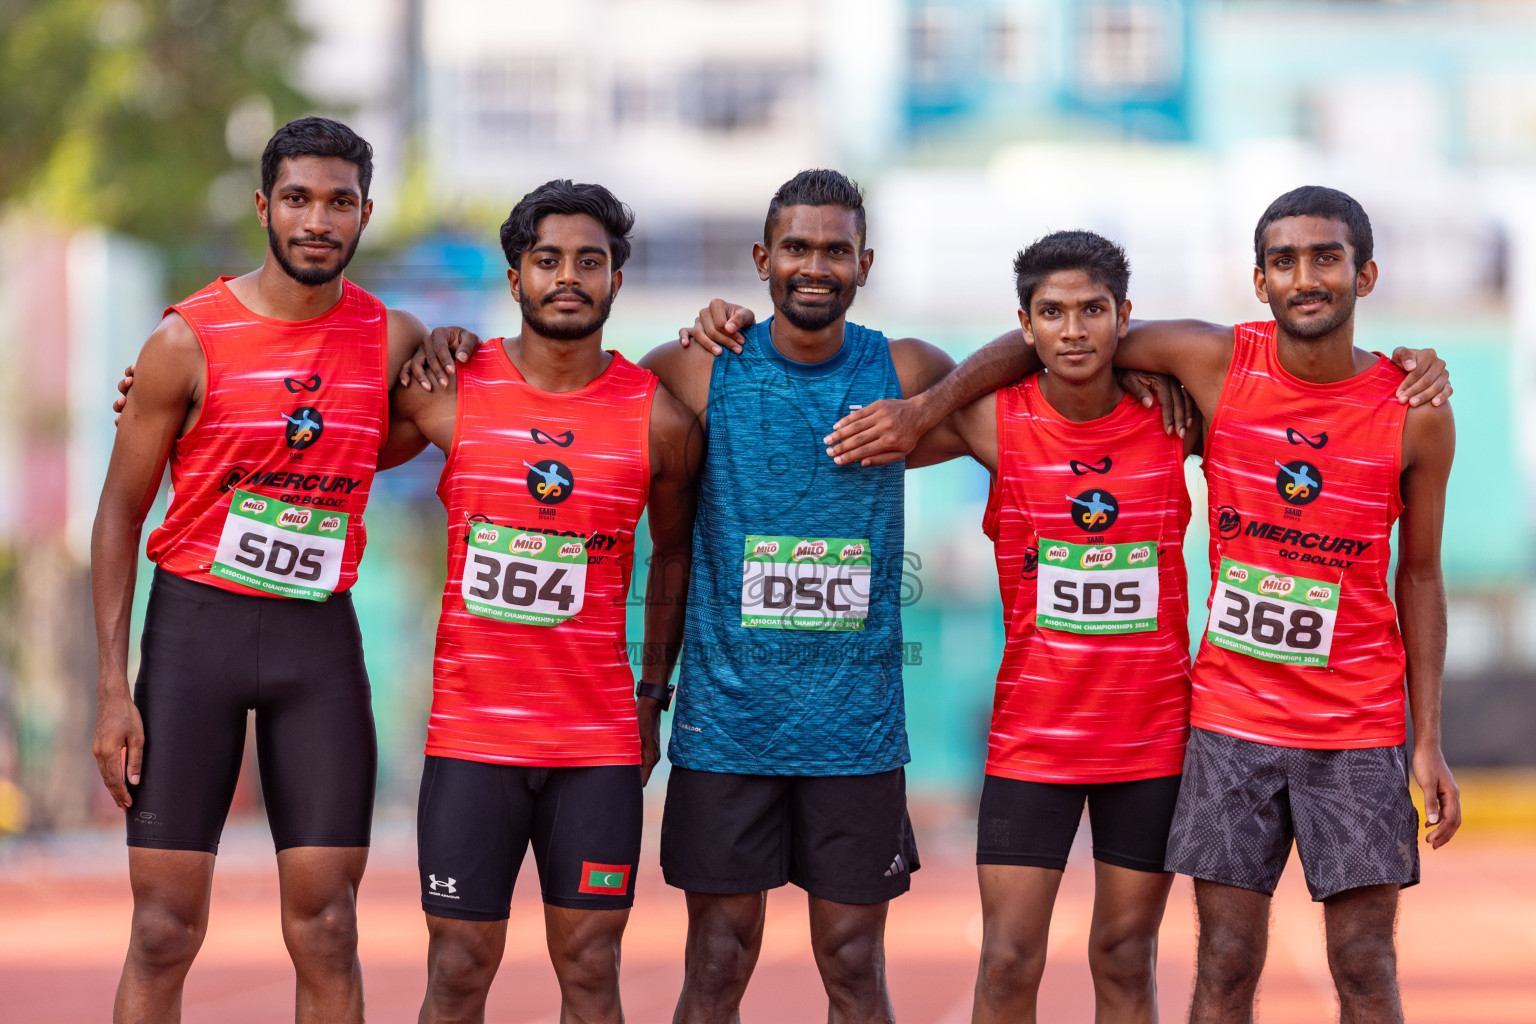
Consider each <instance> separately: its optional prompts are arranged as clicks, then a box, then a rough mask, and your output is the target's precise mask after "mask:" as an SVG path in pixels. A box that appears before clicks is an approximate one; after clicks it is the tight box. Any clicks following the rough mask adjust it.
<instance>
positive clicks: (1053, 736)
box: [983, 378, 1189, 783]
mask: <svg viewBox="0 0 1536 1024" xmlns="http://www.w3.org/2000/svg"><path fill="white" fill-rule="evenodd" d="M997 448H998V473H997V479H996V481H995V482H994V484H993V487H992V493H991V495H990V498H989V500H988V503H987V513H986V518H985V520H984V522H983V528H984V529H985V530H986V533H987V536H989V537H991V538H992V540H993V542H994V544H995V545H996V552H997V574H998V580H999V584H1000V586H1001V588H1002V595H1003V620H1004V623H1005V626H1006V629H1007V639H1006V641H1005V645H1004V648H1003V663H1002V667H1001V668H1000V669H999V670H998V673H997V698H996V701H995V703H994V705H993V711H992V735H991V738H990V740H989V743H988V751H987V774H988V775H1001V776H1004V777H1007V778H1013V779H1027V780H1030V781H1033V782H1063V783H1081V782H1117V781H1125V780H1131V779H1150V778H1157V777H1159V776H1165V775H1176V774H1178V773H1179V772H1180V771H1181V770H1182V768H1183V764H1184V742H1185V739H1186V738H1187V735H1188V733H1189V631H1188V628H1187V626H1186V622H1187V619H1188V615H1189V595H1188V591H1187V588H1186V585H1185V573H1184V557H1183V544H1184V528H1185V527H1186V526H1187V525H1189V495H1188V493H1187V492H1186V491H1185V488H1184V468H1183V467H1184V448H1183V441H1182V440H1181V439H1180V438H1178V437H1172V438H1170V437H1168V436H1167V435H1166V434H1164V433H1163V428H1162V416H1161V413H1159V412H1158V411H1157V410H1156V409H1144V408H1142V407H1141V406H1140V405H1139V404H1137V402H1136V401H1135V400H1133V399H1132V398H1130V397H1129V396H1127V397H1126V398H1124V399H1123V400H1122V401H1121V402H1120V404H1119V405H1117V406H1115V408H1114V411H1113V412H1111V413H1110V414H1109V415H1108V416H1105V417H1103V418H1102V419H1097V420H1092V421H1090V422H1087V423H1074V422H1072V421H1071V420H1068V419H1066V418H1065V417H1063V416H1062V415H1061V414H1060V413H1059V412H1057V411H1056V410H1055V409H1054V408H1053V407H1052V406H1051V404H1050V403H1049V402H1047V401H1046V400H1045V396H1044V395H1042V394H1041V393H1040V388H1039V378H1030V379H1028V380H1025V381H1023V382H1021V383H1019V384H1016V385H1014V386H1013V387H1010V388H1004V389H1003V390H1001V391H999V392H998V393H997Z"/></svg>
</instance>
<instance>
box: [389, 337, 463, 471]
mask: <svg viewBox="0 0 1536 1024" xmlns="http://www.w3.org/2000/svg"><path fill="white" fill-rule="evenodd" d="M477 340H478V339H477ZM426 347H427V325H426V324H424V323H422V322H421V321H420V320H418V319H416V317H414V316H412V315H411V314H410V313H407V312H406V311H405V310H403V309H391V310H390V311H389V358H388V363H389V365H388V366H387V367H386V369H385V374H384V386H385V387H386V388H388V389H389V436H388V437H387V438H386V439H385V442H384V447H383V448H381V449H379V461H378V468H379V469H391V468H393V467H395V466H398V465H400V464H401V463H402V462H409V461H410V460H411V459H413V458H415V457H416V456H417V455H419V454H420V453H421V450H422V449H423V448H425V447H426V445H427V438H425V437H423V436H422V435H421V432H420V431H418V430H413V429H409V428H408V427H407V425H406V424H404V423H402V424H401V427H402V429H400V430H396V429H395V427H396V422H397V416H396V413H395V406H396V405H397V404H399V401H400V396H401V394H402V393H403V392H409V391H412V390H419V389H414V388H408V387H407V386H406V385H404V384H401V383H397V382H398V381H400V380H401V378H403V377H405V376H406V373H407V369H406V363H407V362H409V361H410V359H411V357H412V356H414V355H416V354H417V353H418V352H420V351H421V350H423V349H424V348H426Z"/></svg>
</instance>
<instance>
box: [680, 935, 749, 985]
mask: <svg viewBox="0 0 1536 1024" xmlns="http://www.w3.org/2000/svg"><path fill="white" fill-rule="evenodd" d="M688 954H689V955H688V963H687V964H686V970H687V974H688V980H689V982H690V983H692V984H694V985H695V986H697V987H699V988H701V989H703V990H705V991H719V990H724V989H729V988H732V987H734V986H736V985H739V984H746V980H747V978H748V977H749V976H750V975H751V973H752V965H753V963H754V962H755V961H756V956H755V954H754V951H753V949H752V947H751V945H750V944H749V943H748V941H747V940H746V938H745V937H744V936H741V935H738V934H737V933H736V932H735V931H733V930H729V929H711V930H709V931H707V932H703V933H701V934H699V935H696V936H695V937H694V940H693V941H692V942H690V943H689V944H688Z"/></svg>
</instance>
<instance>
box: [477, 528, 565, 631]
mask: <svg viewBox="0 0 1536 1024" xmlns="http://www.w3.org/2000/svg"><path fill="white" fill-rule="evenodd" d="M467 543H468V545H469V551H468V553H467V557H466V558H465V559H464V579H463V581H462V584H461V588H460V590H461V593H462V594H463V596H464V606H465V607H466V608H468V609H469V610H470V611H471V612H473V613H474V614H475V615H480V616H483V617H485V618H487V619H496V620H497V621H499V622H516V623H521V624H523V625H525V626H558V625H560V623H562V622H565V621H567V620H569V619H571V618H573V617H575V616H576V615H578V614H579V613H580V612H581V605H582V601H583V600H584V599H585V597H586V589H587V544H586V541H584V540H583V539H582V538H580V537H552V536H549V535H548V534H543V533H531V532H527V531H524V530H517V529H513V528H511V527H506V526H491V525H482V524H476V523H471V524H470V533H469V537H468V540H467Z"/></svg>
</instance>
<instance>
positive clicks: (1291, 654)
mask: <svg viewBox="0 0 1536 1024" xmlns="http://www.w3.org/2000/svg"><path fill="white" fill-rule="evenodd" d="M1341 595H1342V588H1341V587H1340V586H1339V584H1337V583H1329V582H1325V581H1323V580H1309V579H1304V578H1303V577H1301V576H1285V575H1281V574H1280V573H1275V572H1269V571H1268V570H1266V569H1258V568H1255V567H1254V566H1251V565H1244V564H1243V563H1242V562H1235V561H1233V560H1232V559H1230V558H1223V559H1222V560H1221V566H1220V568H1219V569H1218V570H1217V572H1216V581H1215V585H1214V586H1213V588H1212V594H1211V621H1210V624H1209V625H1208V626H1207V627H1206V630H1205V635H1206V639H1208V640H1209V641H1210V642H1211V643H1213V644H1215V645H1216V646H1217V647H1221V648H1224V649H1226V650H1229V651H1236V652H1237V653H1238V654H1246V655H1248V656H1249V657H1250V658H1258V659H1260V660H1261V661H1277V662H1279V663H1281V664H1282V665H1304V666H1306V667H1308V668H1322V667H1324V666H1326V665H1327V664H1328V654H1329V651H1330V650H1331V649H1332V648H1333V623H1334V620H1335V619H1336V618H1337V617H1338V614H1339V598H1340V596H1341Z"/></svg>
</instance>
